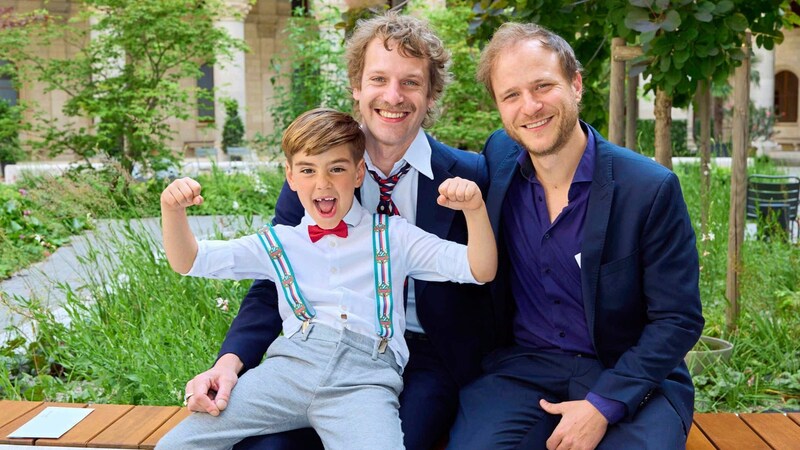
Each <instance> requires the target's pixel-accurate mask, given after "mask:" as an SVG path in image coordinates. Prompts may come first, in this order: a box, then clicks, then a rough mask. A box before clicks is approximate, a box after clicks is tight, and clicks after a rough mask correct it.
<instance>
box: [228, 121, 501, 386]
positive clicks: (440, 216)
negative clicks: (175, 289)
mask: <svg viewBox="0 0 800 450" xmlns="http://www.w3.org/2000/svg"><path fill="white" fill-rule="evenodd" d="M427 137H428V142H429V143H430V145H431V150H432V152H431V168H432V171H433V175H434V179H433V180H430V179H428V178H427V177H425V176H420V177H419V185H418V193H417V223H416V225H417V226H418V227H420V228H422V229H423V230H426V231H428V232H429V233H433V234H435V235H437V236H439V237H441V238H443V239H447V240H450V241H454V242H459V243H466V242H467V226H466V221H465V219H464V215H463V214H461V213H458V214H457V213H456V211H453V210H452V209H449V208H445V207H442V206H439V205H438V204H437V203H436V198H437V197H438V196H439V192H438V188H439V185H440V184H441V183H442V182H443V181H444V180H446V179H447V178H451V177H456V176H458V177H461V178H466V179H469V180H473V181H475V182H476V183H477V184H478V186H479V187H480V188H481V192H483V193H485V192H486V187H487V185H488V176H487V171H486V163H485V160H484V159H483V157H482V156H481V155H479V154H476V153H470V152H466V151H462V150H457V149H454V148H452V147H448V146H446V145H444V144H442V143H440V142H438V141H436V140H435V139H433V138H432V137H430V136H427ZM357 196H358V191H357ZM302 217H303V207H302V205H301V204H300V200H299V199H298V198H297V194H296V193H294V192H293V191H292V190H291V189H289V187H288V185H287V184H285V183H284V186H283V189H282V191H281V194H280V197H279V198H278V203H277V205H276V206H275V218H274V219H273V223H278V224H285V225H292V226H294V225H297V224H298V223H300V219H301V218H302ZM297 270H303V268H297ZM414 286H415V294H416V299H417V300H416V301H417V315H418V317H419V320H420V322H421V324H422V327H423V328H424V329H425V331H426V334H427V335H428V338H429V339H430V341H431V343H432V344H433V346H434V347H435V348H436V349H437V351H438V353H439V355H440V356H441V358H442V359H443V360H444V362H445V364H446V366H447V367H448V369H449V370H450V372H451V374H452V376H453V378H454V379H455V380H456V381H457V382H458V383H459V384H461V385H464V384H466V383H467V382H469V381H471V380H472V379H474V378H475V377H476V376H477V375H478V374H479V373H480V361H481V358H482V357H483V356H484V354H485V353H487V352H488V350H489V345H491V341H490V340H489V339H488V338H487V327H488V326H489V325H490V324H489V323H487V321H486V320H485V317H487V315H488V314H489V313H490V310H491V304H490V302H489V300H488V296H489V293H488V288H487V287H486V286H476V285H470V284H457V283H449V282H448V283H442V282H427V281H419V280H416V281H415V283H414ZM281 324H282V321H281V318H280V315H279V313H278V296H277V291H276V289H275V284H274V283H272V282H271V281H265V280H257V281H255V282H254V283H253V286H252V287H251V288H250V291H249V292H248V294H247V296H246V297H245V299H244V300H243V302H242V305H241V307H240V309H239V313H238V314H237V316H236V318H235V319H234V321H233V323H232V324H231V328H230V329H229V330H228V334H227V335H226V336H225V341H224V342H223V344H222V348H221V350H220V353H219V355H220V356H222V355H224V354H226V353H235V354H236V355H238V356H239V358H240V359H241V360H242V362H244V365H245V370H247V369H249V368H252V367H255V366H257V365H258V364H259V363H260V362H261V359H262V358H263V356H264V354H265V353H266V351H267V347H269V345H270V344H271V343H272V341H273V340H275V338H276V337H277V336H278V335H279V334H280V332H281Z"/></svg>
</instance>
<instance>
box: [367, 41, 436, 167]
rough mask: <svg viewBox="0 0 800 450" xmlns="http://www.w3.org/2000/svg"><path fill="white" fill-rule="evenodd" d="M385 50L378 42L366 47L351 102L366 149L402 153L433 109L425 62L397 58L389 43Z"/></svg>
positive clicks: (395, 48)
mask: <svg viewBox="0 0 800 450" xmlns="http://www.w3.org/2000/svg"><path fill="white" fill-rule="evenodd" d="M389 47H390V50H386V48H385V47H384V45H383V39H380V38H375V39H373V40H372V42H370V43H369V45H368V46H367V50H366V53H365V55H364V70H363V72H362V74H361V86H360V87H354V88H353V98H354V99H356V100H357V101H358V102H359V105H358V109H359V113H360V114H361V121H362V124H363V125H364V126H365V128H366V129H365V130H364V132H365V134H366V135H367V148H370V147H371V146H372V145H371V144H373V145H374V144H377V145H378V146H382V147H384V148H395V149H402V151H405V150H406V149H407V148H408V147H409V146H410V145H411V142H413V140H414V138H415V137H416V136H417V133H418V132H419V129H420V127H421V126H422V121H423V119H425V115H426V114H427V112H428V108H430V107H432V106H433V100H431V99H430V98H429V95H428V94H429V92H430V75H429V72H428V65H429V62H428V61H427V60H425V59H422V58H414V57H405V56H403V55H401V54H400V53H399V52H398V51H397V47H398V44H397V43H396V42H392V41H389ZM370 141H373V142H370Z"/></svg>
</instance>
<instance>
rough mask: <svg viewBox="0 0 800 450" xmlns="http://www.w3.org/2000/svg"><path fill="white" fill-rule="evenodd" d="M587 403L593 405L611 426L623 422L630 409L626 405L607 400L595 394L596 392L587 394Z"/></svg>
mask: <svg viewBox="0 0 800 450" xmlns="http://www.w3.org/2000/svg"><path fill="white" fill-rule="evenodd" d="M586 401H588V402H589V403H591V404H592V406H594V407H595V408H597V410H598V411H600V414H602V415H603V417H605V418H606V420H607V421H608V424H609V425H614V424H615V423H617V422H619V421H620V420H622V418H623V417H625V414H626V413H627V410H628V408H627V407H625V403H622V402H620V401H617V400H612V399H610V398H605V397H603V396H601V395H598V394H595V393H594V392H589V393H588V394H586Z"/></svg>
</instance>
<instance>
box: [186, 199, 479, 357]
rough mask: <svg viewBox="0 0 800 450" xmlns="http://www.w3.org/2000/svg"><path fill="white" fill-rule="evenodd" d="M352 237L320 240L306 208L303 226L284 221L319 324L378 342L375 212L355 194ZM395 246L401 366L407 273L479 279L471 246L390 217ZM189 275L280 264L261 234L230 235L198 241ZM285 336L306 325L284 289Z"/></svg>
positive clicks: (283, 231)
mask: <svg viewBox="0 0 800 450" xmlns="http://www.w3.org/2000/svg"><path fill="white" fill-rule="evenodd" d="M344 222H345V223H346V224H347V229H348V236H347V238H340V237H337V236H333V235H327V236H325V237H323V238H322V239H320V240H319V241H318V242H316V243H312V242H311V239H310V238H309V237H308V226H309V225H315V223H314V221H313V219H312V218H311V217H310V216H309V215H308V214H306V215H305V216H304V217H303V219H302V220H301V222H300V224H299V225H298V226H296V227H289V226H285V225H277V226H275V227H274V229H275V233H276V234H277V236H278V238H279V239H280V241H281V244H282V245H283V248H284V250H285V253H286V256H287V258H288V259H289V262H290V263H291V265H292V267H293V269H294V275H295V278H296V280H297V285H298V286H299V287H300V290H301V292H302V293H303V296H304V297H305V299H306V301H307V302H309V303H310V304H312V305H313V306H314V309H315V310H316V312H317V315H316V317H315V318H314V321H315V322H319V323H324V324H326V325H328V326H331V327H334V328H336V329H342V328H347V329H349V330H351V331H354V332H357V333H361V334H364V335H366V336H370V337H372V338H374V339H375V340H378V339H379V337H378V335H377V334H376V325H375V323H376V321H377V317H376V306H375V304H376V301H375V280H374V263H373V248H372V235H373V232H372V213H370V212H369V211H367V210H366V209H364V208H363V207H361V205H360V204H359V203H358V201H356V200H355V199H354V200H353V206H352V207H351V208H350V211H349V212H348V213H347V214H346V215H345V217H344ZM389 251H390V258H391V270H392V295H393V298H394V305H393V319H394V323H393V326H394V338H392V340H391V341H389V348H391V349H392V351H393V352H394V355H395V359H396V360H397V364H398V365H399V366H400V367H401V369H402V368H403V367H405V365H406V363H407V362H408V347H407V346H406V342H405V340H404V339H403V331H404V330H405V313H404V309H403V283H404V280H405V278H406V276H412V277H414V278H417V279H420V280H427V281H455V282H458V283H475V284H480V283H478V282H477V281H476V280H475V278H474V277H473V276H472V271H471V270H470V268H469V261H468V260H467V247H466V246H465V245H462V244H457V243H454V242H449V241H446V240H443V239H440V238H439V237H438V236H435V235H433V234H431V233H428V232H426V231H423V230H421V229H419V228H417V227H416V226H414V225H411V224H409V223H408V222H407V221H406V220H405V219H403V218H402V217H397V216H393V217H390V218H389ZM186 275H189V276H197V277H206V278H220V279H236V280H239V279H249V278H254V279H262V278H263V279H269V280H273V281H274V280H275V278H276V274H275V269H274V268H273V266H272V262H271V261H270V259H269V255H267V253H266V251H265V250H264V247H263V245H262V244H261V241H260V239H259V237H258V235H255V234H254V235H250V236H245V237H242V238H239V239H234V240H230V241H199V242H198V251H197V256H196V257H195V261H194V265H193V266H192V269H191V270H190V271H189V272H188V273H187V274H186ZM278 296H279V297H280V302H279V311H280V314H281V317H282V318H283V334H284V335H285V336H286V337H290V336H292V335H293V334H294V333H296V332H297V331H298V330H300V327H301V325H302V322H301V321H300V320H298V319H297V317H295V315H294V313H293V312H292V310H291V309H290V308H289V304H288V303H287V301H286V298H285V297H284V294H283V290H282V289H278Z"/></svg>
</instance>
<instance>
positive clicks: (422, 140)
mask: <svg viewBox="0 0 800 450" xmlns="http://www.w3.org/2000/svg"><path fill="white" fill-rule="evenodd" d="M432 151H433V150H432V149H431V144H430V142H428V137H427V136H425V132H424V131H423V130H422V128H420V129H419V131H418V132H417V136H416V137H415V138H414V140H413V141H412V142H411V145H410V146H409V147H408V150H406V153H405V154H404V155H403V157H402V158H401V159H400V160H399V161H397V162H396V163H395V164H394V167H392V171H391V172H390V173H388V174H382V173H381V171H380V169H377V168H376V167H375V165H374V164H372V160H371V159H370V157H369V153H367V152H365V153H364V160H365V161H366V162H367V167H368V168H369V169H370V170H377V172H378V174H381V176H384V175H385V176H391V175H392V174H394V173H397V171H398V170H400V168H401V167H403V164H405V163H406V162H408V163H409V164H410V165H411V167H412V168H414V169H416V171H417V172H419V173H421V174H422V175H425V176H426V177H428V179H431V180H432V179H433V169H431V153H432Z"/></svg>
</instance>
